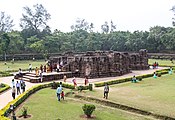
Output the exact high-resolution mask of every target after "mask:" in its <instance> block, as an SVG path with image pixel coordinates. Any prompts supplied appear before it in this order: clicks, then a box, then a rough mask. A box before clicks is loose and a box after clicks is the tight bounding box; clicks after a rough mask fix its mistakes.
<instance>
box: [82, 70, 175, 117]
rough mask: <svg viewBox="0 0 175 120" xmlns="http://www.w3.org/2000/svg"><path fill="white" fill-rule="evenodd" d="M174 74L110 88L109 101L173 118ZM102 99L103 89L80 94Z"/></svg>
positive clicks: (174, 115) (174, 98) (174, 113)
mask: <svg viewBox="0 0 175 120" xmlns="http://www.w3.org/2000/svg"><path fill="white" fill-rule="evenodd" d="M174 78H175V73H174V74H173V75H164V76H162V77H159V78H156V79H155V78H153V77H151V78H146V79H143V80H142V81H141V82H139V83H130V82H127V83H123V84H118V85H112V86H110V93H109V100H111V101H114V102H117V103H121V104H124V105H128V106H132V107H136V108H139V109H142V110H146V111H150V112H154V113H157V114H161V115H167V116H171V117H174V118H175V79H174ZM82 94H84V95H89V96H93V97H98V98H102V99H103V87H100V88H96V89H95V90H94V91H93V92H86V93H82Z"/></svg>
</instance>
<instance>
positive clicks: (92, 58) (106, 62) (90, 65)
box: [50, 49, 149, 78]
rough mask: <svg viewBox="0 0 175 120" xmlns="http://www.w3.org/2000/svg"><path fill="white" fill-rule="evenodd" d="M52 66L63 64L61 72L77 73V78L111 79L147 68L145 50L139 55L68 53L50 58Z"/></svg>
mask: <svg viewBox="0 0 175 120" xmlns="http://www.w3.org/2000/svg"><path fill="white" fill-rule="evenodd" d="M50 62H51V64H52V65H55V64H60V63H61V64H63V68H62V71H65V72H72V73H77V74H76V76H77V77H85V76H88V78H99V77H113V76H120V75H124V74H126V73H130V72H131V70H145V69H148V68H149V65H148V56H147V50H145V49H141V50H140V51H139V53H127V52H117V51H105V52H102V51H98V52H91V51H90V52H86V53H77V54H75V53H73V52H68V53H65V54H64V55H60V56H57V57H50Z"/></svg>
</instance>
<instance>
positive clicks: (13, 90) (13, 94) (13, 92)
mask: <svg viewBox="0 0 175 120" xmlns="http://www.w3.org/2000/svg"><path fill="white" fill-rule="evenodd" d="M15 95H16V89H15V86H13V88H12V97H13V99H15Z"/></svg>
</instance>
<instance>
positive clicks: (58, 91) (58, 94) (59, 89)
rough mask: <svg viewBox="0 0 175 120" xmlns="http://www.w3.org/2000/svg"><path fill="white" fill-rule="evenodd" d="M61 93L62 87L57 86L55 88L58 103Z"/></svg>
mask: <svg viewBox="0 0 175 120" xmlns="http://www.w3.org/2000/svg"><path fill="white" fill-rule="evenodd" d="M61 92H62V86H59V87H58V88H57V91H56V93H57V97H58V101H60V94H61Z"/></svg>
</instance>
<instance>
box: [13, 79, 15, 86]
mask: <svg viewBox="0 0 175 120" xmlns="http://www.w3.org/2000/svg"><path fill="white" fill-rule="evenodd" d="M13 87H15V81H14V79H12V88H13Z"/></svg>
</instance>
